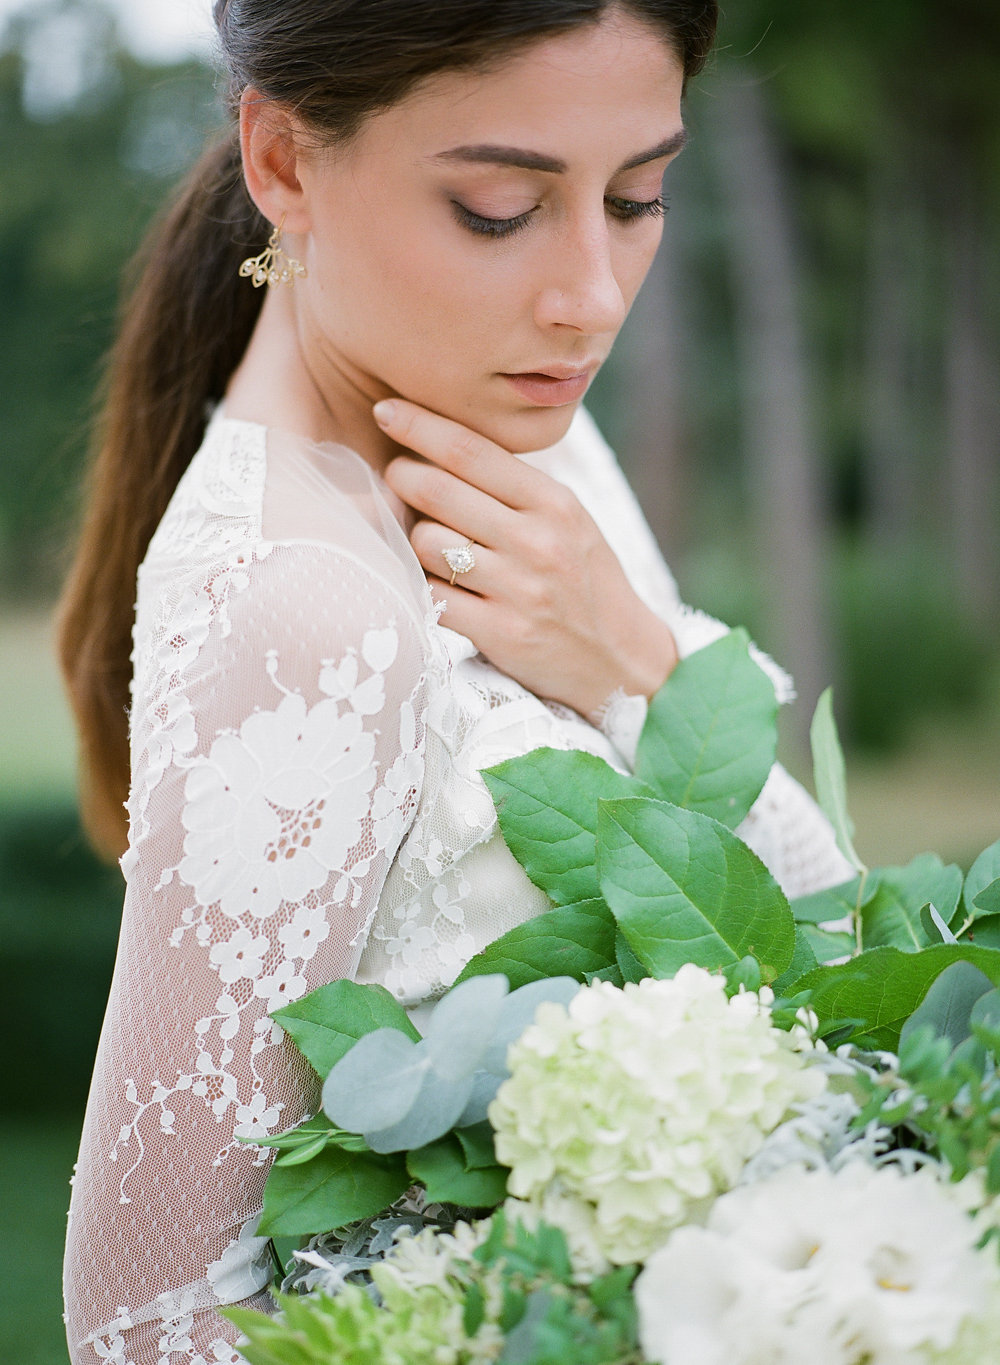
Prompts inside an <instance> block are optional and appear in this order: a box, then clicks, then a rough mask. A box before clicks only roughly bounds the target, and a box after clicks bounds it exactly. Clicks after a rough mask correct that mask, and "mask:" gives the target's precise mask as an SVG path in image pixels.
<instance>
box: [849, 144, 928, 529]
mask: <svg viewBox="0 0 1000 1365" xmlns="http://www.w3.org/2000/svg"><path fill="white" fill-rule="evenodd" d="M888 150H889V155H883V154H878V153H876V155H875V157H874V160H873V164H872V169H871V174H870V178H869V205H870V211H869V218H868V227H869V240H868V261H867V278H866V289H865V298H864V303H863V307H864V310H865V330H866V336H865V355H864V402H863V406H862V410H861V412H860V414H859V417H860V432H859V435H860V437H861V444H862V461H863V477H864V491H865V503H866V508H865V533H866V536H867V539H868V541H869V542H870V544H871V546H872V548H873V549H874V550H875V551H876V552H879V553H885V552H892V551H896V550H898V549H899V548H900V546H901V545H903V544H905V543H906V541H907V539H908V537H910V536H912V535H913V534H914V533H915V532H917V530H918V526H919V522H920V492H919V490H920V466H921V463H922V459H921V457H922V454H923V449H922V447H923V444H924V443H923V441H922V440H921V439H920V433H919V429H918V427H919V423H920V418H921V416H922V415H923V414H922V413H921V412H920V411H919V406H918V404H919V397H918V394H917V393H916V392H915V391H914V384H913V370H914V344H915V343H914V333H915V328H914V325H913V324H914V319H913V314H914V311H915V308H914V303H915V300H914V293H915V291H917V292H919V289H920V284H921V282H922V272H921V271H920V268H919V260H918V257H919V254H920V246H921V239H922V235H923V233H922V229H923V222H922V218H921V215H920V211H919V206H918V205H916V204H915V203H914V202H913V200H912V196H908V194H907V189H908V184H909V177H908V176H907V175H906V174H905V173H904V174H902V175H901V174H899V173H898V169H897V168H898V167H899V166H900V160H901V159H900V157H899V156H898V155H897V153H898V151H899V149H898V147H897V146H896V145H895V143H894V144H893V145H892V147H891V148H890V149H888Z"/></svg>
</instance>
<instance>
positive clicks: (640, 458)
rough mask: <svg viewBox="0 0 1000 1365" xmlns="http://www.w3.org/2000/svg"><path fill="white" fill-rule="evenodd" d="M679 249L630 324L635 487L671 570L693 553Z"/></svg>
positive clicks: (657, 273)
mask: <svg viewBox="0 0 1000 1365" xmlns="http://www.w3.org/2000/svg"><path fill="white" fill-rule="evenodd" d="M676 253H677V246H676V243H675V242H674V241H667V242H665V243H664V245H663V247H662V248H661V250H660V251H659V252H658V254H657V256H656V259H655V261H654V262H653V266H652V268H651V270H650V272H649V274H648V276H647V277H646V282H645V284H644V285H643V287H642V289H641V291H640V293H639V296H638V298H637V299H636V302H635V304H634V306H633V309H632V315H631V317H630V319H629V333H628V338H629V345H628V352H627V373H628V402H629V409H628V412H627V413H626V423H625V427H626V432H627V440H626V445H625V448H626V449H627V450H628V452H629V463H630V470H629V474H630V479H631V482H632V485H633V487H634V488H635V492H636V496H637V497H638V499H639V501H640V503H641V504H642V508H643V511H644V512H645V514H646V518H647V520H648V521H649V524H650V526H651V527H652V530H653V534H654V535H655V536H656V538H657V540H658V541H659V543H660V545H661V547H662V549H663V552H664V556H665V557H666V560H667V563H668V564H669V565H670V566H671V568H672V569H674V570H675V571H676V569H677V566H678V564H679V563H680V561H681V560H682V559H683V556H684V550H685V548H686V546H687V527H688V498H689V483H688V469H687V464H688V461H687V444H688V442H687V432H686V430H685V425H684V422H683V419H682V417H681V406H682V404H681V387H682V386H681V378H680V369H681V346H680V334H681V331H682V326H681V324H680V323H679V319H678V310H679V300H678V291H677V287H676V286H677V271H678V261H677V255H676Z"/></svg>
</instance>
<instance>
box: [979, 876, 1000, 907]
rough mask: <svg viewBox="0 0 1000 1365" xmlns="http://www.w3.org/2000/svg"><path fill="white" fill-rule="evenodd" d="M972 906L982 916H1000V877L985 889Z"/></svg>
mask: <svg viewBox="0 0 1000 1365" xmlns="http://www.w3.org/2000/svg"><path fill="white" fill-rule="evenodd" d="M972 904H973V906H974V908H975V909H976V911H977V912H978V913H979V914H980V915H996V914H1000V877H998V878H997V880H996V881H995V882H990V884H989V886H985V887H983V889H982V891H980V892H979V894H978V895H977V896H976V897H975V899H974V900H973V902H972Z"/></svg>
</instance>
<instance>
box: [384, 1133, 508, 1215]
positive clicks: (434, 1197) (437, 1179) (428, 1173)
mask: <svg viewBox="0 0 1000 1365" xmlns="http://www.w3.org/2000/svg"><path fill="white" fill-rule="evenodd" d="M406 1162H407V1168H408V1170H409V1172H410V1175H411V1176H412V1177H413V1178H414V1180H419V1181H420V1182H421V1184H423V1185H424V1186H425V1188H426V1190H427V1197H428V1199H429V1200H430V1201H431V1203H435V1204H459V1205H461V1206H462V1207H463V1208H468V1209H492V1208H496V1206H497V1204H500V1203H502V1202H503V1200H504V1198H505V1196H506V1194H507V1176H508V1175H509V1174H510V1172H509V1171H508V1170H507V1168H506V1167H505V1166H499V1165H497V1164H496V1163H494V1164H492V1165H489V1166H470V1165H469V1162H468V1160H467V1158H466V1155H465V1151H464V1149H463V1146H462V1144H461V1143H460V1142H459V1140H458V1137H457V1135H456V1134H455V1133H448V1134H447V1136H446V1137H443V1138H441V1139H439V1141H437V1142H432V1143H430V1144H429V1145H428V1146H426V1147H418V1148H417V1149H416V1150H415V1151H412V1152H410V1154H409V1156H408V1157H407V1159H406Z"/></svg>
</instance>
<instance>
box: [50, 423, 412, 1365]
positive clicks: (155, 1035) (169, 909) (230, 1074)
mask: <svg viewBox="0 0 1000 1365" xmlns="http://www.w3.org/2000/svg"><path fill="white" fill-rule="evenodd" d="M262 435H263V434H262V433H261V437H262ZM244 447H245V448H242V449H241V448H240V443H238V442H237V446H236V449H235V450H233V449H228V450H225V451H224V452H223V453H222V455H221V456H219V458H217V459H214V460H213V459H209V458H208V456H205V455H204V451H203V453H202V456H199V457H196V463H195V465H194V466H193V467H192V469H191V470H189V472H188V475H187V476H185V481H184V482H183V483H182V486H181V489H180V490H179V492H178V495H177V497H176V498H175V500H174V503H173V504H172V505H171V510H170V511H169V512H168V515H167V518H166V519H165V522H164V524H163V526H162V527H161V529H160V531H159V532H158V534H157V538H156V539H155V540H154V543H153V546H152V547H151V551H150V555H149V557H148V559H147V563H146V565H145V566H144V569H143V571H142V575H141V579H140V593H139V610H138V620H137V628H136V654H135V689H134V705H133V712H132V727H131V728H132V748H133V788H132V794H131V797H130V818H131V836H130V848H129V851H128V853H127V854H126V856H125V858H124V859H123V870H124V871H125V874H126V881H127V894H126V902H125V910H124V917H123V923H122V931H121V941H120V946H119V953H118V961H117V964H116V968H115V976H114V982H113V985H112V991H111V997H110V1002H109V1007H108V1013H107V1017H106V1020H105V1024H104V1029H103V1032H102V1036H101V1042H100V1049H99V1055H98V1060H97V1066H96V1070H95V1076H94V1082H93V1087H92V1091H91V1097H90V1102H89V1106H88V1112H87V1117H86V1122H85V1129H84V1136H83V1144H82V1148H81V1155H80V1161H79V1164H78V1169H77V1173H76V1177H75V1183H74V1195H73V1203H72V1208H71V1214H70V1230H69V1237H68V1243H67V1259H66V1296H67V1327H68V1333H69V1341H70V1348H71V1352H72V1358H73V1361H74V1363H75V1365H82V1362H93V1361H97V1360H104V1361H112V1362H114V1365H154V1363H155V1365H180V1362H195V1363H197V1365H200V1363H201V1362H206V1361H207V1362H216V1361H230V1360H233V1359H235V1356H234V1353H233V1350H232V1347H231V1345H230V1344H229V1343H231V1342H232V1341H233V1340H234V1339H235V1335H236V1333H235V1329H234V1328H232V1327H231V1326H230V1325H229V1324H228V1323H226V1322H224V1320H222V1319H221V1318H220V1317H219V1316H218V1314H217V1313H216V1312H215V1311H214V1309H215V1307H216V1306H217V1305H218V1304H226V1303H233V1302H236V1301H241V1300H250V1301H254V1299H255V1297H256V1301H257V1302H258V1303H263V1302H266V1300H265V1298H264V1291H265V1287H266V1285H267V1284H268V1282H269V1280H270V1277H271V1273H272V1267H271V1264H270V1258H269V1252H268V1245H267V1242H266V1241H265V1240H264V1239H262V1238H259V1237H257V1236H256V1235H255V1217H256V1215H257V1214H258V1212H259V1209H260V1202H261V1193H262V1188H263V1184H264V1179H265V1175H266V1169H267V1160H268V1153H267V1150H266V1149H262V1148H257V1147H254V1146H252V1145H251V1146H246V1145H244V1144H242V1143H241V1142H240V1141H239V1139H240V1138H253V1137H255V1136H263V1135H265V1134H270V1133H274V1132H276V1131H280V1130H281V1129H283V1128H286V1127H288V1126H290V1125H292V1124H294V1123H296V1122H297V1121H298V1120H299V1119H300V1118H301V1117H302V1116H303V1115H304V1114H305V1113H306V1112H312V1111H314V1110H315V1107H316V1104H317V1096H316V1094H315V1092H314V1086H313V1082H312V1078H311V1073H310V1072H309V1069H308V1067H306V1066H305V1065H304V1064H303V1063H302V1062H301V1059H299V1058H298V1057H297V1054H295V1052H294V1049H292V1048H291V1047H290V1045H289V1044H287V1042H286V1041H285V1040H284V1036H283V1034H282V1033H281V1030H280V1029H278V1028H277V1027H276V1026H274V1025H272V1023H271V1021H270V1020H269V1019H268V1018H267V1013H268V1011H269V1010H273V1009H275V1008H276V1007H278V1006H280V1005H282V1004H284V1003H287V1002H289V1001H291V1000H294V999H296V998H297V997H299V996H301V995H303V994H304V993H305V992H306V991H308V990H310V989H312V988H313V987H315V986H318V985H320V984H322V983H324V982H327V981H330V980H332V979H335V978H338V977H344V976H350V975H352V974H353V973H354V971H355V969H356V966H357V963H358V960H359V957H360V955H361V952H362V949H363V947H364V942H365V937H366V933H367V930H368V925H369V923H370V920H371V917H372V915H373V913H374V911H375V907H376V905H377V901H378V896H379V891H380V888H381V886H382V884H383V881H384V879H385V876H386V872H387V870H388V868H389V865H390V863H391V861H392V859H393V857H394V855H395V852H396V849H397V848H398V846H399V843H400V841H401V839H402V838H403V836H404V834H405V832H406V829H407V827H408V825H409V823H410V821H411V819H412V815H413V811H414V808H415V804H416V800H417V797H418V793H419V791H420V787H421V782H422V779H423V723H424V712H425V708H426V692H427V670H428V659H429V648H430V647H429V645H428V629H427V627H428V621H427V619H426V617H425V614H424V613H425V612H426V610H427V609H428V608H429V598H428V597H427V593H426V586H425V585H424V584H423V581H422V579H420V580H419V581H416V580H414V578H413V577H412V576H411V575H410V570H409V568H408V566H407V565H406V564H405V562H403V561H401V559H400V558H399V557H398V556H397V555H396V554H394V553H393V552H392V548H391V546H389V545H387V543H386V536H387V535H391V534H392V531H391V528H388V529H387V528H386V526H385V525H384V524H383V523H382V522H380V518H383V516H384V508H382V507H380V506H378V505H377V500H373V499H372V495H371V488H370V487H366V478H367V476H366V474H365V473H364V472H363V471H361V472H359V471H358V469H357V468H356V467H355V465H352V464H351V463H350V461H348V462H347V476H348V479H349V480H354V487H353V488H351V489H349V491H348V493H347V494H346V495H345V492H344V489H343V480H342V479H341V480H339V486H335V485H334V483H333V482H331V479H330V471H329V469H324V467H323V463H322V459H321V458H320V457H321V452H318V453H316V452H314V453H313V454H312V455H309V456H308V457H303V458H299V459H297V460H291V459H286V460H284V462H282V461H281V460H280V459H279V460H278V461H277V462H276V463H277V474H275V472H274V463H275V461H274V456H275V452H274V451H271V452H270V456H271V459H272V468H271V470H270V471H269V472H268V474H267V478H266V480H265V476H264V452H263V450H258V449H257V448H256V447H255V445H254V441H253V440H252V439H250V438H249V436H248V440H247V442H244ZM212 449H213V447H212V443H211V442H210V443H209V453H211V451H212ZM215 453H216V455H218V451H216V452H215ZM330 458H333V457H332V456H331V457H330ZM352 458H353V459H354V461H355V464H357V463H359V462H357V460H356V457H352ZM334 463H336V461H334ZM320 532H322V533H323V534H324V535H325V537H326V539H320V538H319V535H320ZM396 532H397V533H398V534H399V535H400V536H401V535H402V532H401V531H399V530H398V528H396Z"/></svg>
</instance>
